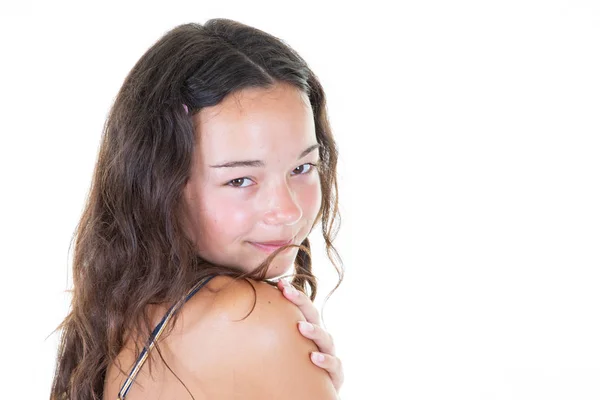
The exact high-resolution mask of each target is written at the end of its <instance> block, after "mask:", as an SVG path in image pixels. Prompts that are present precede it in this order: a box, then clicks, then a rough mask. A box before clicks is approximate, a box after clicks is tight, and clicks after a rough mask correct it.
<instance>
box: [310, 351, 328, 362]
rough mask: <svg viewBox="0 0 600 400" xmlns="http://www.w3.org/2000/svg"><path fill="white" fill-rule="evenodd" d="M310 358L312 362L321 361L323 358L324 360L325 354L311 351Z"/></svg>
mask: <svg viewBox="0 0 600 400" xmlns="http://www.w3.org/2000/svg"><path fill="white" fill-rule="evenodd" d="M312 359H313V361H314V362H317V363H321V362H323V360H325V356H324V355H323V354H321V353H317V352H313V353H312Z"/></svg>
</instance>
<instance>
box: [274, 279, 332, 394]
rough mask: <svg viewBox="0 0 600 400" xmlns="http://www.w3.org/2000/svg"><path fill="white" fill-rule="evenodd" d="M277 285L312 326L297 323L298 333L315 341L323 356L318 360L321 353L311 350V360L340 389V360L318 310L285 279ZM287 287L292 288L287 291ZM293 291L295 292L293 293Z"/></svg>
mask: <svg viewBox="0 0 600 400" xmlns="http://www.w3.org/2000/svg"><path fill="white" fill-rule="evenodd" d="M277 287H278V288H279V290H281V291H282V293H283V296H284V297H285V298H287V299H288V300H290V301H291V302H292V303H294V304H295V305H297V306H298V308H300V310H301V311H302V314H304V317H305V318H306V321H308V323H309V324H310V325H312V326H313V328H314V329H313V330H305V329H304V328H303V327H302V323H301V322H299V323H298V327H299V330H300V333H301V334H302V335H303V336H305V337H307V338H309V339H311V340H312V341H314V342H315V344H316V345H317V347H318V348H319V351H320V352H321V353H322V355H323V356H324V360H323V361H318V360H317V359H316V357H315V356H316V355H319V354H321V353H318V352H313V353H312V354H311V357H310V359H311V361H312V362H313V363H314V364H315V365H316V366H317V367H321V368H323V369H324V370H325V371H327V372H328V373H329V376H330V377H331V381H332V382H333V386H334V387H335V390H336V391H337V392H339V391H340V387H341V386H342V383H344V371H343V369H342V362H341V361H340V359H339V358H337V357H336V356H335V346H334V345H333V337H332V336H331V335H330V334H329V333H328V332H327V331H325V330H324V329H323V328H322V327H321V317H320V316H319V311H317V308H316V307H315V306H314V304H313V303H312V301H310V299H309V298H308V297H307V296H306V295H305V294H304V293H302V292H300V291H298V290H296V289H295V288H293V287H292V285H290V283H289V282H288V281H286V280H285V279H280V280H279V282H277ZM289 289H293V290H291V291H289V292H288V290H289ZM294 291H295V292H296V293H295V294H294Z"/></svg>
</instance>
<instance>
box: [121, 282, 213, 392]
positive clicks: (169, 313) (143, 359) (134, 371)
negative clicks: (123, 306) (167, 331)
mask: <svg viewBox="0 0 600 400" xmlns="http://www.w3.org/2000/svg"><path fill="white" fill-rule="evenodd" d="M215 276H216V275H210V276H209V277H208V278H207V279H206V280H204V282H198V283H197V284H196V285H194V287H193V288H192V289H190V291H189V292H188V293H187V295H186V296H185V299H183V300H180V301H179V302H177V303H175V304H174V305H173V306H172V307H171V308H169V311H167V313H166V314H165V316H164V317H163V319H162V320H161V321H160V322H159V323H158V325H156V327H155V328H154V330H153V331H152V334H151V335H150V339H148V343H147V344H146V346H144V349H143V350H142V352H141V353H140V355H139V357H138V359H137V361H136V362H135V364H134V365H133V368H132V370H131V372H130V373H129V376H128V377H127V379H126V380H125V383H124V384H123V386H122V387H121V390H119V394H118V395H117V399H118V400H124V399H125V396H127V393H128V392H129V389H130V388H131V385H132V384H133V381H134V380H135V378H136V376H137V374H138V372H140V370H141V369H142V366H143V365H144V362H146V359H147V358H148V353H149V352H150V350H152V349H153V348H154V343H156V341H158V338H159V337H160V335H161V334H162V332H163V330H164V328H165V326H166V325H167V323H168V322H169V321H170V320H171V317H172V316H173V315H174V314H175V312H176V311H177V310H178V309H179V308H180V307H181V306H182V305H183V304H184V303H185V302H186V301H188V300H189V299H190V298H191V297H192V296H193V295H195V294H196V292H198V290H200V289H201V288H202V287H203V286H204V285H206V284H207V283H208V281H210V280H211V279H212V278H214V277H215Z"/></svg>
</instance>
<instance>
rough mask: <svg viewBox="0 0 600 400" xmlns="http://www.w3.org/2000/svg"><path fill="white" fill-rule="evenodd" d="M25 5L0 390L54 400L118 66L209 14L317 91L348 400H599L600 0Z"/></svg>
mask: <svg viewBox="0 0 600 400" xmlns="http://www.w3.org/2000/svg"><path fill="white" fill-rule="evenodd" d="M12 3H14V4H10V3H8V2H6V3H5V2H2V5H1V6H0V45H1V54H0V59H1V62H0V88H1V89H0V92H1V94H0V101H1V104H0V106H1V107H0V110H1V111H0V113H1V114H0V115H1V121H0V122H1V124H2V125H1V128H0V129H1V130H0V177H1V183H2V185H1V188H2V189H1V190H2V195H1V197H0V202H1V207H0V213H1V214H0V215H1V222H0V230H1V231H0V234H1V235H2V236H1V238H0V239H1V241H0V246H1V254H2V262H1V267H2V278H1V279H0V282H1V283H0V285H1V291H0V296H2V298H1V300H2V307H3V309H2V317H3V320H2V329H1V330H0V335H1V342H2V354H3V356H2V361H3V364H4V368H3V370H4V371H6V370H8V374H7V372H3V373H2V374H1V378H0V379H2V392H3V394H2V397H3V398H17V397H19V398H26V399H42V398H47V396H48V393H49V388H50V384H51V379H52V373H53V369H54V361H55V356H56V346H57V343H58V342H57V340H58V335H56V334H55V335H50V333H51V332H52V330H53V329H54V328H55V327H56V326H57V325H58V324H59V323H60V321H61V320H62V318H64V316H65V315H66V313H67V309H68V301H69V296H68V295H67V294H66V293H65V290H67V289H70V272H69V271H70V267H71V264H70V261H71V259H70V256H71V255H70V253H69V242H70V239H71V235H72V233H73V231H74V229H75V225H76V223H77V222H78V219H79V216H80V213H81V211H82V207H83V201H84V199H85V195H86V193H87V189H88V186H89V183H90V178H91V174H92V169H93V166H94V162H95V157H96V152H97V149H98V144H99V139H100V134H101V130H102V124H103V123H104V119H105V117H106V114H107V112H108V109H109V107H110V105H111V102H112V101H113V99H114V96H115V95H116V93H117V91H118V89H119V87H120V85H121V83H122V81H123V79H124V78H125V76H126V74H127V73H128V71H129V69H130V68H131V67H133V65H134V63H135V62H136V61H137V59H138V58H139V57H140V56H141V55H142V54H143V53H144V52H145V51H146V49H147V48H148V47H150V46H151V45H152V44H153V43H154V42H155V41H156V40H158V38H159V37H160V36H161V35H162V34H163V33H165V32H166V31H168V30H169V29H171V28H173V27H175V26H176V25H178V24H181V23H186V22H200V23H203V22H204V21H206V20H207V19H209V18H214V17H226V18H231V19H235V20H239V21H241V22H244V23H247V24H250V25H253V26H256V27H257V28H260V29H263V30H265V31H267V32H269V33H272V34H274V35H276V36H278V37H281V38H283V39H284V40H285V41H286V42H288V43H289V44H290V45H292V47H294V48H295V49H296V50H297V51H298V52H299V53H300V54H301V55H302V56H303V57H304V58H305V59H306V60H307V62H308V63H309V64H310V65H311V67H312V68H313V69H314V71H315V72H316V73H317V75H318V76H319V77H320V79H321V81H322V83H323V85H324V87H325V90H326V94H327V96H328V104H329V105H328V107H329V111H330V116H331V123H332V126H333V129H334V133H335V135H336V138H337V140H338V143H339V148H340V171H339V172H340V185H341V186H340V204H341V211H342V227H341V231H340V234H339V236H338V239H337V240H336V242H335V243H337V248H338V250H339V251H340V253H341V255H342V257H343V260H344V265H345V268H346V276H345V279H344V281H343V283H342V285H341V287H340V288H339V289H338V291H336V292H335V293H334V295H333V296H332V297H331V298H330V299H329V301H328V302H327V304H326V307H325V322H326V324H327V328H328V329H329V330H330V332H331V333H332V334H333V336H334V338H335V340H336V346H337V348H338V355H339V356H340V358H342V360H343V362H344V367H345V373H346V381H345V384H344V386H343V388H342V391H341V397H342V398H343V399H344V400H354V399H367V398H368V399H374V398H377V399H384V398H385V399H411V400H413V399H461V400H471V399H519V400H521V399H522V400H532V399H544V400H548V399H578V400H584V399H598V398H600V385H599V382H600V340H599V338H600V320H599V318H600V313H599V311H600V290H599V289H598V288H599V286H600V272H599V267H600V245H599V244H600V207H599V205H600V73H599V72H598V71H600V3H599V2H597V1H592V0H590V1H583V0H579V1H577V0H571V1H567V0H561V1H559V0H556V1H552V0H539V1H534V0H518V1H517V0H509V1H501V2H500V1H497V2H490V1H486V2H482V1H466V0H459V1H453V2H447V1H442V0H439V1H427V0H423V1H418V2H417V1H411V2H408V1H405V2H393V4H394V5H391V4H392V2H383V1H369V2H365V3H363V4H356V5H352V6H351V5H349V4H344V3H342V2H339V3H335V4H333V2H330V3H326V2H310V1H308V2H307V1H304V2H296V3H292V2H281V1H273V2H266V1H248V2H242V1H239V2H232V1H216V2H200V1H170V2H166V1H162V2H156V1H144V2H132V1H130V2H127V3H125V4H122V3H121V2H116V1H108V2H107V1H105V2H102V3H100V2H98V3H96V4H95V6H93V7H92V6H87V5H86V6H84V5H82V4H80V2H74V1H73V2H65V1H51V2H43V1H41V0H40V1H28V2H27V1H21V2H18V5H17V4H16V2H12ZM123 3H124V2H123ZM213 3H214V4H213ZM311 238H312V240H313V243H315V247H317V250H318V249H319V247H320V248H321V249H322V247H323V245H322V242H321V241H320V240H319V238H318V237H317V236H314V233H313V236H312V237H311ZM315 269H316V273H317V274H318V276H319V278H320V280H321V287H320V291H319V296H318V298H317V305H318V306H319V307H320V306H321V305H322V302H323V299H324V297H325V295H326V294H327V293H328V292H329V291H330V290H331V289H332V288H333V286H334V284H335V282H336V274H335V271H334V269H333V267H332V265H331V264H330V263H329V262H328V260H327V259H326V258H325V256H324V254H323V253H322V251H321V252H317V260H316V266H315ZM49 335H50V336H49Z"/></svg>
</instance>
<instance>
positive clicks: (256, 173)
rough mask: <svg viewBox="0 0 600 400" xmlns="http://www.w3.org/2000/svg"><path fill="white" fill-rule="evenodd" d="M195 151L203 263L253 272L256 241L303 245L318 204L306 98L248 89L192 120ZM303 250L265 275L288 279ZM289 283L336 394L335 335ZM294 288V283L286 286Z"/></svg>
mask: <svg viewBox="0 0 600 400" xmlns="http://www.w3.org/2000/svg"><path fill="white" fill-rule="evenodd" d="M194 126H195V128H196V135H197V136H196V137H197V140H196V148H195V149H194V153H195V156H194V160H193V165H192V171H191V176H190V179H189V181H188V182H187V184H186V186H185V188H184V200H185V208H186V218H184V225H185V227H186V233H187V234H188V236H189V237H190V238H191V239H192V240H193V241H194V242H195V243H196V245H197V249H198V253H199V254H200V255H201V256H202V257H203V258H204V259H206V260H208V261H210V262H213V263H216V264H220V265H224V266H229V267H232V268H237V269H240V270H243V271H249V270H252V269H254V268H256V267H257V266H258V265H259V264H260V263H261V262H262V261H264V259H265V258H266V256H267V255H268V253H265V252H264V251H262V250H260V249H259V248H257V247H256V246H255V245H253V244H252V242H265V241H274V240H286V239H290V238H293V242H292V243H293V244H297V245H299V244H301V243H302V241H303V240H304V239H305V238H306V237H307V236H308V235H309V233H310V232H311V230H312V228H313V227H314V223H315V219H316V216H317V214H318V211H319V209H320V206H321V189H320V181H319V174H318V171H317V169H316V167H315V166H313V165H310V164H311V163H312V164H315V165H316V164H318V162H319V152H318V148H317V149H314V150H312V151H311V152H310V153H308V154H304V155H303V156H302V157H301V158H299V156H300V155H302V153H303V151H304V150H306V149H307V148H309V147H310V146H311V145H314V144H317V139H316V134H315V126H314V120H313V114H312V108H311V106H310V102H309V100H308V97H307V96H306V94H304V93H302V92H301V91H299V90H298V89H296V88H295V87H293V86H291V85H288V84H284V83H279V84H277V85H275V86H274V87H273V88H270V89H264V88H248V89H244V90H242V91H239V92H237V93H234V94H232V95H229V96H227V97H225V99H223V101H222V102H221V103H219V104H217V105H215V106H212V107H206V108H203V109H202V110H201V111H200V112H199V113H197V114H196V115H194ZM242 160H260V161H262V164H263V165H262V166H238V167H223V168H215V167H212V166H215V165H222V164H225V163H228V162H232V161H242ZM297 252H298V249H297V248H295V247H292V248H288V249H287V250H285V251H283V252H281V253H280V254H278V255H277V256H276V257H275V258H274V259H273V261H272V263H271V265H270V266H269V270H268V273H267V278H275V277H278V276H282V275H284V274H285V273H286V272H287V271H288V270H290V269H291V268H292V267H293V265H294V260H295V258H296V254H297ZM285 283H287V282H286V281H284V280H280V281H279V283H278V285H277V287H278V288H279V289H280V290H281V291H282V293H283V295H284V297H285V298H287V299H288V300H290V301H292V302H293V303H294V304H296V305H297V306H298V307H299V308H300V310H301V311H302V313H303V314H304V316H305V318H306V319H307V321H308V322H309V326H312V327H313V330H304V329H302V328H300V324H299V331H300V333H301V334H302V335H304V336H305V337H307V338H309V339H311V340H313V341H314V342H315V344H316V345H317V347H318V348H319V350H320V352H321V354H322V355H324V357H325V359H324V361H323V362H318V361H316V358H315V357H314V356H313V357H311V360H312V361H313V363H315V365H317V366H319V367H321V368H323V369H325V370H326V371H327V372H328V373H329V375H330V376H331V379H332V382H333V384H334V386H335V388H336V390H339V389H340V387H341V385H342V382H343V371H342V365H341V362H340V360H339V358H337V357H336V356H335V348H334V345H333V339H332V337H331V335H330V334H329V333H328V332H326V331H325V330H324V329H323V328H322V327H321V322H320V316H319V313H318V311H317V309H316V308H315V306H314V305H313V304H312V302H311V301H310V299H309V298H308V297H307V296H306V295H304V294H303V293H300V292H298V291H297V290H295V289H293V288H291V287H290V289H292V290H290V291H289V293H288V292H286V291H285V290H284V288H285ZM288 286H289V284H288Z"/></svg>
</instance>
